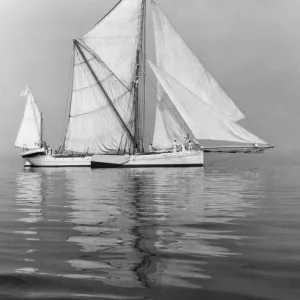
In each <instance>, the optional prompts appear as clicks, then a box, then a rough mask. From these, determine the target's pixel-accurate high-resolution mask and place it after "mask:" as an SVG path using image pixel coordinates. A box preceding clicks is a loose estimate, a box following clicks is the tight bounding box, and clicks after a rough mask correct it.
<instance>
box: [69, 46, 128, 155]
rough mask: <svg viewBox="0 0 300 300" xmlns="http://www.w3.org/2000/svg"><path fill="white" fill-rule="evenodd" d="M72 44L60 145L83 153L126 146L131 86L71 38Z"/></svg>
mask: <svg viewBox="0 0 300 300" xmlns="http://www.w3.org/2000/svg"><path fill="white" fill-rule="evenodd" d="M74 47H75V50H74V56H75V57H74V75H73V90H72V99H71V107H70V116H69V124H68V129H67V134H66V138H65V145H64V148H65V149H66V150H71V151H76V152H83V153H85V152H89V153H107V152H110V151H112V150H118V149H122V150H124V149H125V148H127V149H128V148H129V147H130V146H131V144H130V136H129V135H130V134H128V130H129V131H130V129H131V127H132V111H133V102H132V92H131V90H129V89H128V88H127V87H126V86H125V85H123V83H121V82H120V80H119V79H118V78H117V77H116V76H115V75H114V74H113V73H112V72H111V71H110V69H109V68H108V67H107V66H106V64H105V63H104V62H103V61H101V60H100V59H99V57H97V56H95V55H94V54H92V53H91V52H90V51H89V49H88V47H87V46H86V45H83V44H80V43H79V42H77V41H75V43H74ZM116 112H117V113H116ZM122 122H123V123H122ZM124 127H126V128H124ZM126 129H127V131H126Z"/></svg>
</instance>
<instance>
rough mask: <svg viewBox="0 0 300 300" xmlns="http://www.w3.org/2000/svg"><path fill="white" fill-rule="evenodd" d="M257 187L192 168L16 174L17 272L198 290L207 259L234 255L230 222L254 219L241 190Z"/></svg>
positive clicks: (234, 175) (246, 178)
mask: <svg viewBox="0 0 300 300" xmlns="http://www.w3.org/2000/svg"><path fill="white" fill-rule="evenodd" d="M252 177H253V178H252ZM257 182H259V179H258V178H257V176H256V174H255V173H252V172H250V173H249V172H248V173H247V174H246V173H243V172H240V173H239V172H235V171H232V172H231V171H228V170H227V171H221V170H219V171H213V170H209V169H208V170H202V169H198V168H195V169H194V168H191V169H177V168H173V169H155V168H153V169H111V170H94V171H91V170H90V169H84V168H83V169H76V170H74V169H60V170H47V169H37V170H32V171H24V172H23V173H20V174H19V175H18V179H17V195H16V205H17V209H18V212H19V214H20V218H19V223H20V228H19V229H18V230H16V231H15V234H16V235H17V236H18V237H20V236H21V237H24V239H25V244H24V243H23V244H22V247H23V250H24V251H23V252H24V253H23V256H22V257H24V259H23V260H24V261H23V263H22V265H21V266H22V267H20V268H18V271H19V272H36V273H38V274H48V275H49V274H52V275H56V276H64V277H72V278H77V279H80V278H81V279H87V278H90V279H93V280H100V281H101V282H103V283H105V284H107V285H113V286H119V287H130V288H132V287H140V288H149V287H151V286H155V285H163V286H184V287H200V284H199V282H203V281H204V282H206V281H207V280H210V278H211V277H212V276H213V274H211V272H210V269H209V263H210V262H209V261H210V258H212V257H213V258H216V257H218V258H219V259H225V258H226V257H229V256H236V255H239V253H237V250H235V251H234V250H232V249H233V247H231V246H232V244H233V243H234V241H236V240H239V239H242V238H243V237H242V236H241V235H240V234H238V233H235V227H234V223H235V222H236V221H238V220H240V219H244V218H246V217H248V216H249V215H250V214H253V212H255V206H256V203H255V202H253V201H254V200H253V199H258V198H257V197H251V193H249V192H248V190H250V189H252V187H253V186H252V185H253V184H254V183H257ZM256 201H257V200H256ZM195 280H197V284H195V283H194V282H196V281H195Z"/></svg>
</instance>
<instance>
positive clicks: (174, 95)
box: [149, 61, 267, 147]
mask: <svg viewBox="0 0 300 300" xmlns="http://www.w3.org/2000/svg"><path fill="white" fill-rule="evenodd" d="M149 64H150V66H151V68H152V70H153V71H154V73H155V75H156V77H157V79H158V81H159V83H160V84H161V86H162V87H163V89H164V90H165V92H166V93H167V94H168V96H169V98H170V100H171V101H172V102H173V104H174V106H175V107H176V109H177V111H178V112H179V113H180V115H181V117H182V119H183V120H184V121H185V122H186V124H187V126H188V128H189V129H190V131H191V132H192V134H193V136H194V137H195V138H196V139H208V140H220V141H229V142H238V143H251V144H252V143H257V144H267V143H266V142H265V141H263V140H262V139H260V138H258V137H257V136H255V135H254V134H252V133H250V132H249V131H247V130H246V129H244V128H243V127H241V126H240V125H238V124H237V123H235V122H233V121H231V120H230V119H229V118H227V117H226V116H225V115H224V114H223V113H221V112H219V111H218V110H215V109H214V108H212V107H211V106H210V105H208V104H207V103H206V102H204V101H202V99H200V98H199V97H198V96H196V95H195V94H193V93H192V92H191V91H190V90H188V89H187V88H186V87H185V86H183V85H182V84H181V83H179V82H178V81H176V80H175V79H174V78H172V77H171V76H170V75H169V74H167V73H166V72H165V71H163V70H162V69H160V68H158V67H157V66H156V65H154V64H153V63H152V62H150V61H149ZM161 101H165V99H161V100H160V102H161ZM161 107H163V106H162V104H161V103H159V104H158V110H159V109H161ZM160 113H161V114H165V112H164V111H162V112H160ZM172 113H173V112H172V111H170V112H169V114H172ZM171 126H173V124H169V123H168V119H164V122H163V128H169V127H171ZM177 127H178V126H177ZM174 129H176V127H174ZM163 132H164V131H162V130H161V124H157V125H156V126H155V132H154V139H153V145H154V147H160V146H161V142H162V140H165V143H166V141H168V144H169V146H171V145H172V141H173V139H174V138H173V137H171V138H170V136H169V135H166V136H163V135H162V133H163ZM178 134H181V132H177V135H178ZM182 138H183V136H182ZM164 147H165V146H164Z"/></svg>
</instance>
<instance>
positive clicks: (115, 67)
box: [81, 0, 142, 87]
mask: <svg viewBox="0 0 300 300" xmlns="http://www.w3.org/2000/svg"><path fill="white" fill-rule="evenodd" d="M141 6H142V0H123V1H120V2H119V3H118V4H117V5H116V6H115V8H114V9H113V10H111V11H110V13H109V14H107V15H106V16H105V17H104V18H103V19H102V20H101V21H100V22H99V23H98V24H96V25H95V26H94V28H93V29H92V30H91V31H90V32H88V33H87V34H85V35H84V36H83V37H82V38H81V39H82V40H83V41H84V42H85V43H86V44H87V45H88V46H89V47H90V48H91V49H92V50H93V51H95V53H97V55H98V56H99V57H100V58H101V59H102V60H103V61H104V62H105V64H106V65H107V66H108V67H109V69H110V70H111V71H112V72H113V73H114V74H115V75H116V76H117V77H118V78H119V79H120V80H121V81H122V82H123V83H124V84H125V85H126V86H127V87H130V86H131V84H132V80H133V74H134V72H135V62H136V55H137V47H138V37H139V29H140V27H139V24H140V21H141V17H142V16H141Z"/></svg>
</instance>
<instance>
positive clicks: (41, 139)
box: [40, 112, 44, 148]
mask: <svg viewBox="0 0 300 300" xmlns="http://www.w3.org/2000/svg"><path fill="white" fill-rule="evenodd" d="M43 117H44V116H43V113H42V112H41V135H40V148H42V142H43V125H44V124H43Z"/></svg>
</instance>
